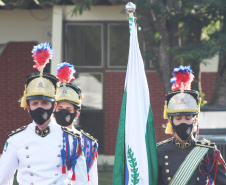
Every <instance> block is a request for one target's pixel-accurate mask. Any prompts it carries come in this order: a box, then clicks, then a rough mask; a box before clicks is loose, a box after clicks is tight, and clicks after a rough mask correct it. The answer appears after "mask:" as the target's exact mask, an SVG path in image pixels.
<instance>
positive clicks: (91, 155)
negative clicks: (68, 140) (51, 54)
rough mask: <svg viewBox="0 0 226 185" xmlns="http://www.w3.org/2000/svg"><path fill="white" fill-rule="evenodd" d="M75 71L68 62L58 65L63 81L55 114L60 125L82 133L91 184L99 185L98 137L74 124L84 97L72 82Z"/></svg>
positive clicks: (60, 77)
mask: <svg viewBox="0 0 226 185" xmlns="http://www.w3.org/2000/svg"><path fill="white" fill-rule="evenodd" d="M73 73H75V69H74V66H73V65H71V64H69V63H66V62H64V63H62V64H59V65H58V68H57V77H58V78H59V80H60V82H62V83H61V85H60V87H59V89H58V91H57V94H56V102H57V108H56V111H55V112H54V115H55V118H56V122H57V123H58V124H59V125H61V126H64V127H67V128H69V129H70V130H72V131H74V132H75V133H77V134H81V135H82V147H83V153H84V155H85V157H86V166H87V176H88V181H89V185H98V170H97V156H98V143H97V139H95V138H94V137H92V136H91V135H90V134H88V133H85V132H84V131H83V130H80V131H78V130H76V129H75V127H74V126H73V120H74V119H75V118H77V117H78V116H79V114H80V110H81V103H82V98H83V96H82V94H81V89H80V88H79V87H78V86H77V85H75V84H72V83H70V82H71V80H72V79H74V76H73Z"/></svg>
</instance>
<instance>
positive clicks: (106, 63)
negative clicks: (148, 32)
mask: <svg viewBox="0 0 226 185" xmlns="http://www.w3.org/2000/svg"><path fill="white" fill-rule="evenodd" d="M129 37H130V34H129V23H128V22H98V23H88V22H87V23H84V22H83V23H65V40H64V49H65V50H64V58H65V61H67V62H69V63H72V64H74V65H75V66H76V68H78V67H79V68H89V69H91V70H92V69H93V70H94V71H95V68H99V69H100V68H102V69H113V68H117V69H123V70H125V69H126V66H127V62H128V53H129ZM138 40H139V46H140V50H141V54H143V52H144V40H143V37H142V34H141V32H140V31H139V29H138ZM122 67H123V68H122Z"/></svg>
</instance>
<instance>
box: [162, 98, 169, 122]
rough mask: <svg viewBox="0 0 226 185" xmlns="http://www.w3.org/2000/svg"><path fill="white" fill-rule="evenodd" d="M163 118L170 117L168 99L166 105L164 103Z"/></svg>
mask: <svg viewBox="0 0 226 185" xmlns="http://www.w3.org/2000/svg"><path fill="white" fill-rule="evenodd" d="M163 118H164V119H168V115H167V101H165V105H164V112H163Z"/></svg>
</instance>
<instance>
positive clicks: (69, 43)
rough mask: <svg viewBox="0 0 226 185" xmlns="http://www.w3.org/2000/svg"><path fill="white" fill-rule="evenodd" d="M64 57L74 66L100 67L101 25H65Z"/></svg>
mask: <svg viewBox="0 0 226 185" xmlns="http://www.w3.org/2000/svg"><path fill="white" fill-rule="evenodd" d="M65 33H66V34H65V48H66V50H65V56H66V59H67V61H70V63H72V64H74V65H75V66H90V67H95V66H102V25H101V24H72V23H71V24H66V30H65Z"/></svg>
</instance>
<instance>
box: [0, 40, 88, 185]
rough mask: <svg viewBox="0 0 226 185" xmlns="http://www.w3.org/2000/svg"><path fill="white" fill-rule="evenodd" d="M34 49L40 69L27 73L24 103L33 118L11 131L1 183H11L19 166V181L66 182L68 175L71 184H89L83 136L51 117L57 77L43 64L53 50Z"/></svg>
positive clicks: (1, 163)
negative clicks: (82, 141) (57, 122)
mask: <svg viewBox="0 0 226 185" xmlns="http://www.w3.org/2000/svg"><path fill="white" fill-rule="evenodd" d="M32 53H33V57H34V61H35V63H36V65H35V66H34V67H35V68H37V69H38V70H39V71H40V73H32V74H30V75H28V76H27V84H26V85H25V91H24V96H23V97H22V99H21V107H23V108H27V110H28V112H29V113H30V115H31V117H32V118H33V120H34V121H33V122H32V123H30V124H29V125H28V126H24V127H21V128H19V129H17V130H15V131H12V132H11V133H9V139H8V140H7V142H6V144H5V147H4V150H3V154H2V156H1V159H0V185H12V184H13V179H14V174H15V172H16V170H17V171H18V172H17V181H18V183H19V184H20V185H32V184H33V185H52V184H60V185H63V184H67V183H68V179H70V180H71V184H72V185H73V184H76V185H87V184H88V178H87V172H86V171H87V168H86V161H85V157H84V155H83V152H82V150H83V149H82V146H81V136H80V135H79V134H76V133H74V132H71V131H68V130H67V129H65V128H62V127H60V126H59V125H58V124H56V122H55V120H54V119H52V118H51V114H52V112H53V110H54V109H55V107H56V104H55V94H56V88H57V82H58V78H57V77H55V76H53V75H51V74H47V73H43V67H45V65H46V63H48V62H49V59H50V58H51V57H52V50H51V49H50V47H49V44H48V43H42V44H39V45H38V46H35V47H34V49H33V50H32ZM71 174H72V175H71Z"/></svg>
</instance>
